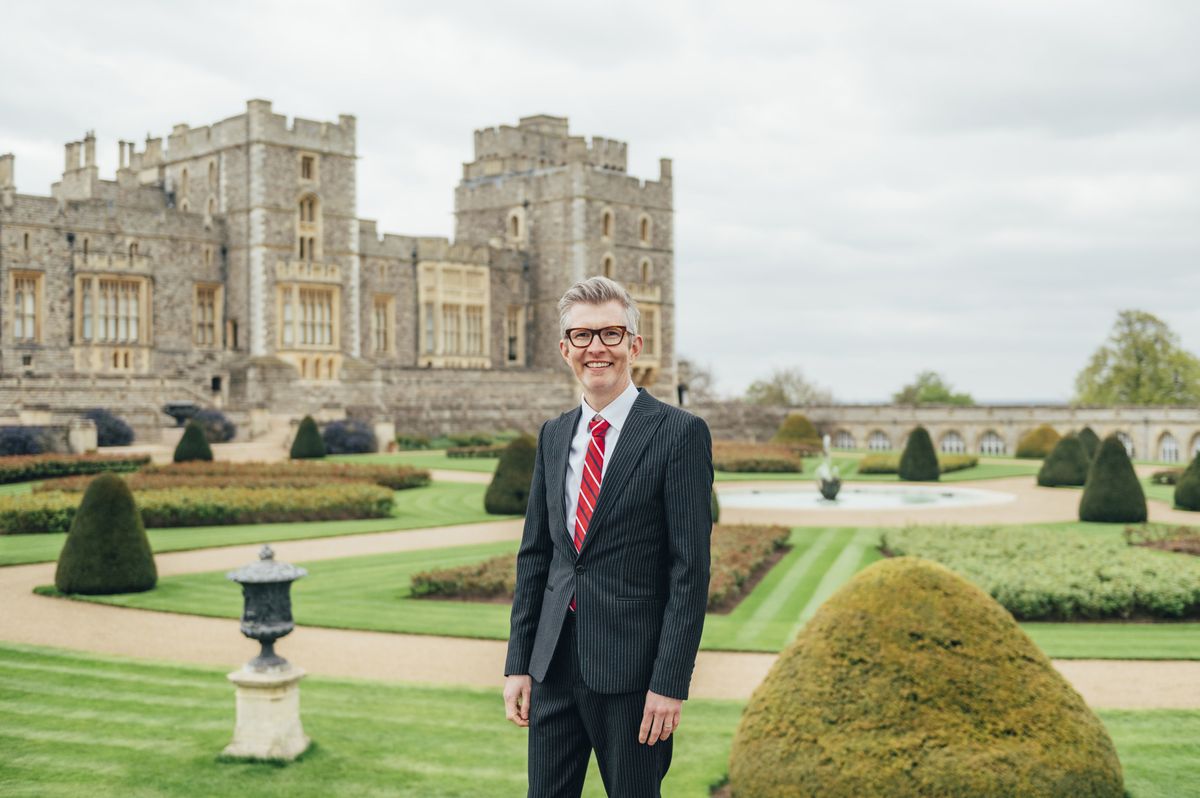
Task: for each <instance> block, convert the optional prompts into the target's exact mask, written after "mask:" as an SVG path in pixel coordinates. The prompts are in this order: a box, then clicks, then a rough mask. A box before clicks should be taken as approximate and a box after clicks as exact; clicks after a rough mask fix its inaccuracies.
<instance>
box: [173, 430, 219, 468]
mask: <svg viewBox="0 0 1200 798" xmlns="http://www.w3.org/2000/svg"><path fill="white" fill-rule="evenodd" d="M212 459H213V453H212V447H211V446H209V445H208V440H207V439H206V438H205V437H204V427H202V426H200V425H199V424H197V423H196V421H195V420H194V419H193V420H192V421H189V422H188V423H187V426H185V427H184V428H183V437H182V438H180V439H179V445H178V446H176V447H175V462H176V463H188V462H191V461H192V460H212Z"/></svg>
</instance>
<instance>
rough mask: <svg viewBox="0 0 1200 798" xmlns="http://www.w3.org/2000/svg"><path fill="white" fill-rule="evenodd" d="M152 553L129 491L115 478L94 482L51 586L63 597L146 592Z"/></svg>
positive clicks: (152, 572)
mask: <svg viewBox="0 0 1200 798" xmlns="http://www.w3.org/2000/svg"><path fill="white" fill-rule="evenodd" d="M157 581H158V570H157V568H156V567H155V565H154V553H153V552H152V551H151V550H150V540H149V539H148V538H147V537H146V530H145V528H144V527H143V526H142V518H141V515H140V514H139V513H138V508H137V505H136V504H135V503H134V501H133V494H131V493H130V492H129V487H128V486H127V485H126V484H125V482H124V481H123V480H122V479H121V478H120V477H118V476H117V475H116V474H101V475H100V476H98V477H95V478H94V479H92V483H91V485H89V486H88V489H87V492H86V493H84V494H83V501H82V502H80V505H79V510H78V512H76V513H75V517H74V518H73V519H72V521H71V531H70V532H69V533H68V535H67V540H66V542H65V543H64V544H63V548H62V552H61V553H60V554H59V555H58V567H57V568H56V570H55V573H54V586H55V587H57V588H58V589H59V590H61V591H62V592H63V593H85V594H90V595H111V594H114V593H139V592H142V591H146V590H150V589H152V588H153V587H154V585H155V583H156V582H157Z"/></svg>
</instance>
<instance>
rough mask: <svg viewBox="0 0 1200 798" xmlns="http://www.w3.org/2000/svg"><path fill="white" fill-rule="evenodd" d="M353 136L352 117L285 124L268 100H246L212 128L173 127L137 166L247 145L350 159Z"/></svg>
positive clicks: (285, 117) (355, 128) (354, 121)
mask: <svg viewBox="0 0 1200 798" xmlns="http://www.w3.org/2000/svg"><path fill="white" fill-rule="evenodd" d="M356 136H357V120H356V118H355V117H354V116H352V115H349V114H341V115H339V116H338V121H337V122H321V121H318V120H314V119H303V118H301V117H293V118H292V119H291V120H290V121H289V120H288V117H287V116H286V115H284V114H277V113H275V112H274V111H273V110H272V106H271V101H270V100H250V101H248V102H247V103H246V113H244V114H239V115H237V116H233V117H230V118H228V119H224V120H222V121H220V122H216V123H214V124H212V125H205V126H203V127H190V126H188V125H186V124H178V125H175V127H174V128H173V129H172V130H171V134H170V136H168V137H167V149H166V151H165V152H163V151H162V149H161V143H160V146H159V147H158V148H157V151H156V152H154V153H151V148H150V141H149V140H148V141H147V153H146V156H145V159H144V160H143V163H142V164H141V165H142V166H148V165H151V163H153V162H155V161H156V160H157V159H161V162H163V163H172V162H175V161H182V160H187V159H190V158H197V157H200V156H203V155H207V154H209V153H211V152H214V151H216V150H220V149H224V148H226V147H231V146H236V145H238V144H245V143H248V142H250V143H253V142H263V143H267V144H276V145H281V146H285V147H296V148H298V149H306V150H313V151H316V152H323V153H329V154H333V155H345V156H348V157H354V155H355V151H356ZM155 141H159V142H161V140H155Z"/></svg>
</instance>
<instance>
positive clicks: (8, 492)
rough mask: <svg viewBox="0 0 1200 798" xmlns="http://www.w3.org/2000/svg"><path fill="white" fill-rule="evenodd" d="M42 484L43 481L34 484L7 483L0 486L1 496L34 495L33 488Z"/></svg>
mask: <svg viewBox="0 0 1200 798" xmlns="http://www.w3.org/2000/svg"><path fill="white" fill-rule="evenodd" d="M40 484H42V481H41V480H36V481H34V482H6V483H5V484H3V485H0V496H19V495H21V494H24V493H33V486H34V485H40Z"/></svg>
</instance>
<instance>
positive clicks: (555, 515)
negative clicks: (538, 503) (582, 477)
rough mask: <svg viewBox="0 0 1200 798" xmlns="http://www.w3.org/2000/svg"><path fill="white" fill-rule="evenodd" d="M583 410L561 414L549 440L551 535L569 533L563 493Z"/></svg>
mask: <svg viewBox="0 0 1200 798" xmlns="http://www.w3.org/2000/svg"><path fill="white" fill-rule="evenodd" d="M582 412H583V409H582V408H580V407H578V406H576V408H575V409H574V410H572V411H571V412H569V413H564V414H563V415H561V416H559V418H558V424H557V426H555V428H554V430H553V431H552V433H551V438H550V440H549V441H548V443H549V445H550V449H549V451H548V452H547V457H546V480H547V482H546V490H547V491H548V492H549V494H550V533H551V536H554V535H566V534H567V532H566V528H567V518H566V516H567V509H566V507H565V505H564V503H563V495H564V494H565V493H566V490H567V488H566V485H567V459H568V458H569V456H570V454H571V438H572V437H574V435H575V428H576V427H577V426H579V416H580V414H581V413H582ZM568 542H569V541H568ZM571 551H572V552H573V551H575V544H574V543H571Z"/></svg>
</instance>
